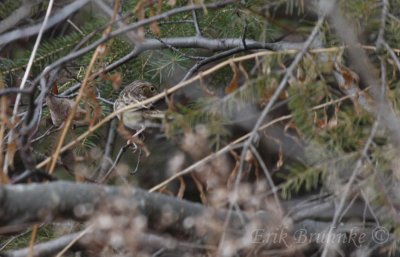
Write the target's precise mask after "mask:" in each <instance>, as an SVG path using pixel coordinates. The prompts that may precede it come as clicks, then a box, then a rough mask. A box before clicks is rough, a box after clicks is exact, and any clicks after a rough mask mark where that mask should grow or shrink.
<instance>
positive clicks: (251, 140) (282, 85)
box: [218, 14, 325, 252]
mask: <svg viewBox="0 0 400 257" xmlns="http://www.w3.org/2000/svg"><path fill="white" fill-rule="evenodd" d="M324 20H325V14H324V15H321V16H320V17H319V19H318V22H317V23H316V25H315V26H314V29H313V31H312V32H311V34H310V36H309V37H308V39H307V40H306V42H304V46H303V48H302V50H301V51H299V53H297V55H296V57H295V58H294V60H293V62H292V63H291V65H290V66H289V67H288V69H287V70H286V72H285V75H284V77H283V78H282V80H281V82H280V83H279V85H278V87H277V88H276V90H275V92H274V94H273V95H272V97H271V98H270V99H269V101H268V104H267V106H266V107H265V108H264V110H263V111H262V112H261V114H260V117H259V118H258V120H257V122H256V124H255V125H254V127H253V129H252V131H251V133H250V136H249V138H248V139H247V140H246V142H245V143H244V145H243V149H242V153H241V156H240V166H239V170H238V174H237V177H236V180H235V185H234V189H233V192H232V194H233V197H231V201H230V203H229V210H228V215H227V217H226V220H225V224H224V226H225V227H224V233H223V234H222V237H221V240H220V243H219V247H218V251H219V252H220V251H221V248H222V247H223V245H224V243H225V236H226V234H225V231H226V229H227V226H228V224H229V222H230V217H231V215H232V206H233V204H234V202H235V201H236V199H237V198H236V195H237V194H238V193H239V184H240V179H241V177H242V173H243V169H244V160H245V157H246V154H247V151H248V150H249V148H250V145H251V144H253V143H254V139H255V138H256V135H257V134H258V130H259V128H260V126H261V125H262V123H263V121H264V119H265V117H266V116H267V114H268V113H269V111H270V110H271V108H272V106H273V105H274V104H275V102H276V100H277V99H278V98H279V96H280V94H281V92H282V91H283V90H284V89H285V88H286V84H287V81H288V80H289V79H290V78H291V77H292V76H293V74H292V73H293V71H294V69H295V67H296V66H297V64H298V63H299V62H300V61H301V59H302V58H303V56H304V54H305V53H306V51H307V49H308V48H309V47H310V45H311V43H312V42H313V41H314V39H315V37H316V36H317V34H318V32H319V30H320V28H321V26H322V24H323V22H324Z"/></svg>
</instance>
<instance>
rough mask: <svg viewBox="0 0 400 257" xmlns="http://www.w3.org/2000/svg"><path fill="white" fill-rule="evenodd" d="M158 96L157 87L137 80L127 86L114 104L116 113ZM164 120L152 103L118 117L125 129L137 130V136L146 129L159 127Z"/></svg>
mask: <svg viewBox="0 0 400 257" xmlns="http://www.w3.org/2000/svg"><path fill="white" fill-rule="evenodd" d="M157 94H158V90H157V89H156V87H155V86H154V85H153V84H151V83H150V82H147V81H143V80H136V81H134V82H132V83H131V84H129V85H128V86H126V87H125V88H124V89H123V90H122V91H121V93H120V94H119V97H118V98H117V100H115V102H114V111H118V110H120V109H121V108H124V107H126V106H128V105H131V104H134V103H140V102H142V101H145V100H147V99H149V98H151V97H153V96H155V95H157ZM163 118H164V114H163V112H162V111H160V110H156V109H155V108H154V106H153V104H152V103H149V104H141V105H140V106H138V107H137V108H134V109H131V110H128V111H126V112H123V113H121V114H119V115H118V119H120V120H122V122H123V124H124V126H125V127H127V128H129V129H132V130H136V131H137V132H136V134H139V133H140V132H142V131H143V130H144V129H145V128H146V127H159V123H160V122H159V121H160V120H162V119H163Z"/></svg>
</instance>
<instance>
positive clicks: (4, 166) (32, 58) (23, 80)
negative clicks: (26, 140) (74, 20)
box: [0, 0, 54, 174]
mask: <svg viewBox="0 0 400 257" xmlns="http://www.w3.org/2000/svg"><path fill="white" fill-rule="evenodd" d="M53 3H54V0H50V1H49V4H48V5H47V10H46V14H45V16H44V20H43V23H42V25H41V26H40V30H39V34H38V36H37V38H36V42H35V45H34V46H33V49H32V53H31V56H30V57H29V61H28V65H27V67H26V70H25V73H24V76H23V77H22V81H21V84H20V86H19V89H20V90H23V89H24V88H25V83H26V81H27V79H28V76H29V74H30V71H31V68H32V64H33V60H34V59H35V56H36V52H37V50H38V48H39V45H40V41H41V40H42V36H43V33H44V30H45V28H46V25H47V22H48V21H49V17H50V13H51V9H52V7H53ZM0 42H2V40H1V39H0ZM20 101H21V93H17V98H16V99H15V104H14V109H13V113H12V116H11V124H14V122H15V119H16V115H17V113H18V108H19V102H20ZM12 140H13V130H11V132H10V135H9V137H8V141H7V144H8V145H10V144H11V142H12ZM9 156H10V153H9V151H8V150H7V151H6V155H5V158H4V164H3V172H4V173H5V174H7V173H8V159H9Z"/></svg>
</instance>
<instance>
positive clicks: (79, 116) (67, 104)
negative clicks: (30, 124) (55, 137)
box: [46, 86, 88, 127]
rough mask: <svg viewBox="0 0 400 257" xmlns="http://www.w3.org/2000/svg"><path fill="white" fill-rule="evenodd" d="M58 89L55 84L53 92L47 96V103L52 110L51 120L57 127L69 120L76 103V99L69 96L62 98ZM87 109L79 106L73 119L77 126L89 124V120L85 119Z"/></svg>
mask: <svg viewBox="0 0 400 257" xmlns="http://www.w3.org/2000/svg"><path fill="white" fill-rule="evenodd" d="M57 94H58V89H57V86H54V87H53V89H52V93H49V94H48V95H47V96H46V104H47V107H48V108H49V111H50V117H51V121H52V122H53V125H54V126H56V127H60V126H62V125H63V124H64V122H65V121H66V120H67V118H68V115H69V113H70V111H71V109H72V108H73V107H74V105H75V101H73V100H71V99H67V98H61V97H58V96H57ZM85 116H86V111H85V110H83V109H82V108H81V107H80V106H78V107H77V109H76V112H75V116H74V119H73V124H74V125H77V126H82V125H87V124H88V122H87V121H85V120H84V119H85Z"/></svg>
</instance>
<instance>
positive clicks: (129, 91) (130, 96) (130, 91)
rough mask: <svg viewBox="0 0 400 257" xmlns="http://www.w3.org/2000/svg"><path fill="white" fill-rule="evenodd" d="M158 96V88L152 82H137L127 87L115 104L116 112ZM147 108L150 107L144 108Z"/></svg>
mask: <svg viewBox="0 0 400 257" xmlns="http://www.w3.org/2000/svg"><path fill="white" fill-rule="evenodd" d="M157 94H158V90H157V89H156V87H155V86H154V85H153V84H151V83H150V82H147V81H143V80H136V81H134V82H132V83H131V84H129V85H128V86H126V87H125V88H124V89H123V90H122V91H121V93H120V94H119V97H118V98H117V100H116V101H115V103H114V111H116V110H119V109H121V108H123V107H125V106H128V105H130V104H133V103H138V102H141V101H144V100H146V99H149V98H151V97H153V96H155V95H157ZM143 107H145V108H147V107H148V106H143Z"/></svg>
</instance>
